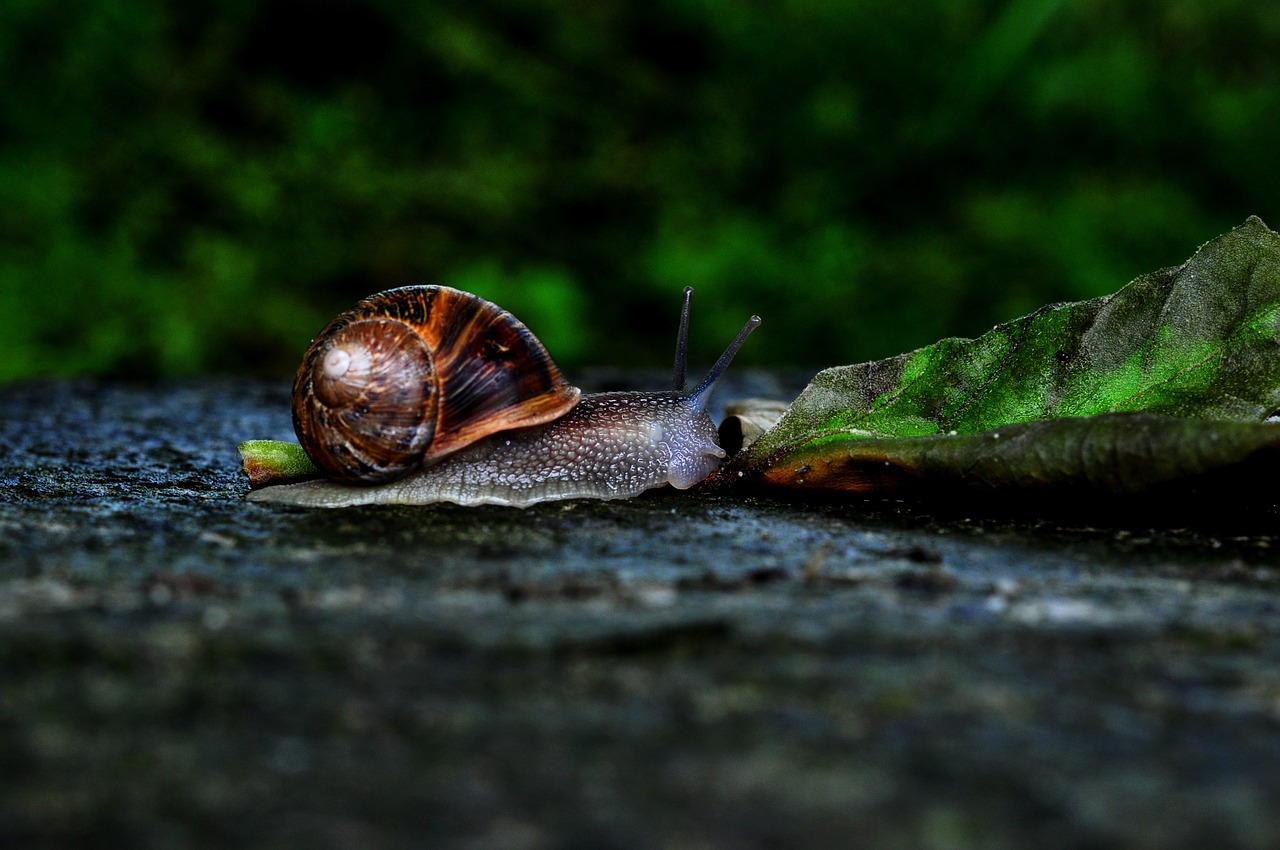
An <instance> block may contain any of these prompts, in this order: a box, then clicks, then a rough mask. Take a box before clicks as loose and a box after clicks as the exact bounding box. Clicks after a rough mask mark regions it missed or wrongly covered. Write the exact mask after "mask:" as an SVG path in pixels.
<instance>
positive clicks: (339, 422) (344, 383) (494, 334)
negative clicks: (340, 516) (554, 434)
mask: <svg viewBox="0 0 1280 850" xmlns="http://www.w3.org/2000/svg"><path fill="white" fill-rule="evenodd" d="M579 396H580V391H579V390H578V389H577V388H576V387H573V386H570V385H569V384H568V383H567V382H566V381H565V380H564V377H563V376H562V375H561V374H560V370H559V369H558V368H557V367H556V365H555V363H554V362H552V360H551V357H550V355H549V354H547V351H546V349H545V348H544V347H543V346H542V343H541V342H539V341H538V339H537V338H536V337H535V336H534V335H533V334H532V332H530V331H529V329H528V328H527V327H525V326H524V324H522V323H521V322H520V320H518V319H516V318H515V317H514V316H512V315H511V314H510V313H508V312H507V311H505V310H503V309H502V308H501V307H498V306H497V305H495V304H493V303H491V302H489V301H486V300H485V299H483V298H480V297H479V296H476V295H472V294H471V293H468V292H462V291H460V290H456V289H451V288H449V287H443V286H411V287H404V288H401V289H393V290H389V291H387V292H382V293H379V294H377V295H373V296H370V297H369V298H366V299H364V300H363V301H361V302H359V303H358V304H356V305H355V306H354V307H352V308H351V309H350V310H348V311H347V312H345V313H343V314H342V315H341V316H338V317H337V318H336V319H334V320H333V321H332V322H330V323H329V325H328V326H327V327H326V328H325V329H324V330H323V331H321V333H320V335H319V336H317V337H316V339H315V340H314V341H313V342H312V343H311V346H310V348H308V349H307V353H306V354H305V355H304V357H303V360H302V365H301V366H300V367H299V369H298V375H297V378H296V380H295V381H294V393H293V422H294V430H295V431H297V434H298V439H299V441H300V442H301V443H302V446H303V448H304V449H305V450H306V452H307V455H308V456H309V457H310V458H311V460H312V461H313V462H314V463H315V464H316V466H318V467H319V468H320V469H321V470H323V471H324V472H325V474H326V475H327V476H328V477H330V478H333V479H336V480H339V481H344V482H348V483H365V484H374V483H381V482H385V481H391V480H394V479H396V478H399V477H401V476H403V475H405V474H407V473H408V472H411V471H412V470H414V469H417V468H419V467H420V466H423V465H424V464H425V465H429V464H431V463H432V462H433V461H434V460H436V459H438V458H441V457H443V456H445V455H447V454H449V453H451V452H454V451H457V450H458V449H460V448H462V447H464V446H467V445H469V444H471V443H473V442H475V441H476V440H479V439H481V438H483V437H486V436H489V435H490V434H493V433H496V432H498V431H504V430H508V429H511V428H520V427H525V426H530V425H540V424H543V423H545V422H549V421H551V420H553V419H556V418H558V417H560V416H563V415H564V414H565V413H566V412H568V411H569V410H570V409H571V408H572V407H573V406H574V405H575V404H576V403H577V401H578V398H579Z"/></svg>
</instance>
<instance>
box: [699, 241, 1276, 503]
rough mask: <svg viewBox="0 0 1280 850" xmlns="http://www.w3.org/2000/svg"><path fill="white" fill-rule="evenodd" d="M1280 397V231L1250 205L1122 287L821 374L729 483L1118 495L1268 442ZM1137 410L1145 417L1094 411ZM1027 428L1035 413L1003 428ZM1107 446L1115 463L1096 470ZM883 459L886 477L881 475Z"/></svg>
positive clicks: (741, 458)
mask: <svg viewBox="0 0 1280 850" xmlns="http://www.w3.org/2000/svg"><path fill="white" fill-rule="evenodd" d="M1278 406H1280V235H1277V234H1276V233H1274V232H1272V231H1271V230H1269V229H1268V228H1267V227H1266V225H1265V224H1263V223H1262V221H1261V220H1259V219H1258V218H1256V217H1251V218H1250V219H1249V220H1248V221H1246V222H1245V223H1244V224H1243V225H1241V226H1240V227H1238V228H1236V229H1235V230H1233V231H1231V232H1230V233H1228V234H1226V235H1225V236H1222V237H1219V238H1218V239H1215V240H1213V241H1211V242H1209V243H1207V244H1206V245H1204V246H1203V247H1202V248H1201V249H1200V250H1199V251H1197V252H1196V254H1195V255H1194V256H1193V257H1192V258H1191V259H1190V260H1188V261H1187V262H1186V263H1184V264H1183V265H1181V266H1178V267H1176V268H1171V269H1164V270H1162V271H1158V272H1154V273H1152V274H1148V275H1144V276H1142V277H1139V278H1138V279H1136V280H1134V281H1133V282H1131V283H1130V284H1129V285H1128V286H1126V287H1124V288H1123V289H1121V290H1120V291H1119V292H1117V293H1115V294H1114V295H1109V296H1106V297H1103V298H1097V299H1093V300H1091V301H1081V302H1075V303H1070V304H1052V305H1049V306H1046V307H1043V308H1041V309H1039V310H1037V311H1035V312H1034V313H1031V314H1030V315H1028V316H1024V317H1023V318H1021V319H1018V320H1016V321H1013V322H1009V323H1008V324H1004V325H999V326H997V327H995V328H993V329H992V330H991V331H989V332H988V333H986V334H984V335H983V336H981V337H978V338H977V339H944V340H942V341H940V342H937V343H935V344H933V345H931V346H928V347H926V348H922V349H920V350H918V351H914V352H911V353H909V354H904V355H901V356H898V357H893V358H890V359H887V360H881V361H878V362H874V363H863V364H858V365H854V366H842V367H837V368H834V369H827V370H825V371H823V372H821V373H819V374H818V375H817V376H816V377H815V378H814V380H813V382H812V383H811V384H810V385H809V387H808V388H806V389H805V391H804V392H803V393H801V395H800V396H799V398H797V399H796V401H795V402H794V404H793V405H792V406H791V408H790V409H789V410H788V411H787V413H786V414H785V415H784V416H783V417H782V419H781V421H779V423H778V424H777V426H776V427H774V428H773V429H772V430H771V431H769V432H767V433H766V434H764V435H763V436H761V437H760V438H759V439H757V440H756V441H755V442H754V443H752V444H751V446H749V447H748V448H747V449H746V450H745V451H743V452H741V453H740V454H739V455H738V456H736V457H735V458H734V459H733V461H732V463H731V464H730V467H729V468H728V470H726V472H724V473H722V475H721V476H720V480H721V481H722V482H725V483H728V484H732V483H735V482H738V481H752V480H754V481H760V480H764V481H767V482H769V483H771V484H777V485H783V486H792V487H820V488H835V489H856V490H867V489H881V488H882V487H895V486H898V485H900V484H901V483H902V482H904V481H915V480H919V479H921V478H922V477H929V478H939V477H941V478H948V477H949V478H962V479H968V478H972V479H974V480H975V481H976V482H985V483H986V484H988V485H990V486H995V487H1009V486H1015V487H1021V486H1032V485H1038V484H1043V483H1054V482H1058V483H1089V484H1090V486H1095V487H1098V488H1101V489H1106V490H1112V491H1117V492H1124V491H1129V490H1132V489H1134V487H1135V486H1136V487H1139V488H1141V487H1145V486H1150V485H1151V484H1153V483H1157V482H1160V481H1166V480H1170V476H1171V475H1173V476H1174V477H1177V474H1178V473H1177V470H1179V469H1181V470H1183V471H1182V473H1180V474H1185V475H1193V474H1197V473H1199V472H1203V471H1205V470H1206V469H1207V468H1208V467H1207V466H1206V464H1209V465H1213V464H1219V465H1221V464H1226V463H1234V462H1237V461H1239V460H1241V459H1243V458H1245V457H1247V456H1249V455H1250V454H1252V453H1253V452H1255V451H1258V450H1259V449H1260V448H1261V447H1262V446H1264V445H1272V444H1273V443H1274V441H1275V440H1276V437H1275V434H1276V431H1275V428H1274V427H1273V426H1270V425H1262V424H1260V423H1262V421H1263V420H1264V419H1266V418H1267V417H1268V416H1269V415H1270V414H1271V413H1273V412H1274V411H1275V410H1276V408H1277V407H1278ZM1134 412H1142V413H1143V414H1145V415H1144V416H1142V417H1141V419H1130V418H1126V417H1116V416H1108V417H1105V418H1104V421H1101V422H1099V421H1093V420H1092V419H1090V417H1098V416H1100V415H1102V414H1120V413H1134ZM1046 420H1050V421H1052V424H1050V423H1049V422H1046ZM1186 420H1192V421H1191V422H1188V421H1186ZM1205 420H1213V422H1206V421H1205ZM1017 423H1037V424H1036V425H1035V426H1031V425H1028V426H1025V427H1019V428H1016V429H1013V430H1010V429H1009V426H1010V425H1014V424H1017ZM1224 423H1227V424H1231V423H1246V424H1247V425H1246V427H1244V428H1229V427H1224ZM995 429H999V430H1000V431H1001V436H1000V437H997V436H996V435H995ZM1011 434H1013V435H1016V436H1017V439H1016V440H1013V441H1011V440H1010V439H1009V436H1010V435H1011ZM979 435H981V436H979ZM1001 438H1003V439H1004V442H1003V443H1001V442H999V440H1000V439H1001ZM1206 440H1207V441H1208V442H1209V443H1210V444H1213V445H1216V448H1215V450H1214V451H1213V452H1209V451H1207V450H1206V449H1205V448H1204V446H1202V445H1201V443H1202V442H1204V441H1206ZM1153 447H1159V448H1158V450H1157V449H1155V448H1153ZM1215 452H1216V453H1215ZM1099 457H1104V458H1110V460H1109V461H1107V462H1109V463H1113V464H1116V465H1118V466H1117V467H1116V469H1114V470H1113V471H1112V472H1111V473H1106V474H1104V472H1103V470H1102V469H1101V467H1100V466H1099V463H1100V461H1099V460H1098V458H1099ZM873 463H878V464H879V466H880V468H881V469H882V470H886V472H885V473H884V474H883V475H878V474H871V473H870V472H869V471H868V470H869V469H870V467H869V466H868V464H873ZM993 465H994V466H993ZM997 468H998V469H999V470H1000V471H999V474H996V472H994V471H993V469H997ZM815 470H823V472H822V474H817V473H815Z"/></svg>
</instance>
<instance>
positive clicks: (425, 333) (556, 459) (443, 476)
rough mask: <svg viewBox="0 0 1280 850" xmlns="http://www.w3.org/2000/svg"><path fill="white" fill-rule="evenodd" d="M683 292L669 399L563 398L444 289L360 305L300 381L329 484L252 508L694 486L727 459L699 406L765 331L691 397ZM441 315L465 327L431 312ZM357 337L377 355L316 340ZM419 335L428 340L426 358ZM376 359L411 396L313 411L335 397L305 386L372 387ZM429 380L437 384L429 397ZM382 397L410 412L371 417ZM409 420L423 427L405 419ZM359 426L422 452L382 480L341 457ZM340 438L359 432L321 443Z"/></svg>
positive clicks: (304, 413)
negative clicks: (353, 333)
mask: <svg viewBox="0 0 1280 850" xmlns="http://www.w3.org/2000/svg"><path fill="white" fill-rule="evenodd" d="M692 292H693V290H692V288H691V287H686V289H685V290H684V304H683V309H682V310H681V314H680V326H679V331H678V333H677V337H676V356H675V376H674V380H673V389H671V390H668V391H656V392H608V393H594V394H586V395H583V394H581V391H579V390H578V389H577V388H576V387H572V386H569V385H568V383H567V382H566V381H565V380H564V379H563V377H561V375H560V372H559V370H558V369H557V367H556V366H555V364H554V363H553V362H552V361H551V358H550V357H549V356H548V355H547V353H546V351H545V349H544V348H543V347H542V344H541V343H540V342H538V340H537V338H536V337H534V336H533V334H532V333H530V332H529V331H528V329H527V328H525V326H524V325H523V324H522V323H520V321H519V320H518V319H516V318H515V317H514V316H512V315H511V314H510V313H507V312H506V311H505V310H502V309H501V308H499V307H497V306H496V305H493V304H491V303H490V302H488V301H485V300H484V299H482V298H479V297H478V296H475V295H471V294H470V293H464V292H460V291H459V290H454V289H450V288H448V287H405V288H403V289H397V290H390V291H389V292H385V293H380V294H379V295H376V296H372V297H371V298H369V299H365V300H364V301H362V302H360V303H359V304H357V305H356V307H354V308H353V309H352V310H351V311H348V312H347V313H344V314H343V315H342V316H339V317H338V318H337V319H335V320H334V321H333V322H331V323H330V325H329V326H328V327H327V328H326V329H325V331H323V332H322V333H321V335H320V336H319V337H317V339H316V340H315V341H313V343H312V346H311V349H309V351H308V354H307V356H306V357H305V358H304V360H303V364H302V367H301V368H300V369H299V375H298V379H297V381H296V382H295V388H294V393H295V399H294V423H295V429H296V430H297V432H298V435H299V439H300V440H301V442H302V444H303V447H304V448H305V449H306V451H307V454H308V455H309V456H310V457H311V458H312V460H313V461H314V462H316V464H317V466H319V467H321V469H323V470H325V471H326V473H327V474H328V475H329V476H330V478H329V479H327V480H316V481H306V482H302V483H298V484H288V485H281V486H274V487H268V488H265V489H262V490H258V491H255V492H253V493H251V494H250V495H249V498H250V499H251V500H253V501H261V502H279V503H284V504H292V505H303V506H311V507H348V506H354V505H368V504H429V503H433V502H455V503H457V504H461V505H481V504H497V505H511V506H516V507H525V506H528V505H531V504H535V503H538V502H545V501H553V500H557V499H581V498H587V499H623V498H628V497H631V496H636V495H638V494H640V493H641V492H643V491H645V490H648V489H651V488H654V487H661V486H663V485H665V484H670V485H672V486H673V487H676V488H679V489H686V488H688V487H692V486H693V485H694V484H696V483H698V482H699V481H702V480H703V479H704V478H706V477H707V476H709V475H710V474H711V473H712V472H714V471H715V470H716V469H717V468H718V467H719V466H720V463H721V461H722V460H723V459H724V457H725V452H724V450H723V449H722V448H721V447H720V444H719V439H718V435H717V433H716V427H715V425H714V423H713V422H712V421H711V417H710V416H709V415H708V414H707V411H706V407H707V401H708V398H709V396H710V394H711V391H712V389H713V388H714V387H715V385H716V382H717V381H718V380H719V379H720V377H721V376H722V375H723V374H724V372H725V370H726V369H727V368H728V366H729V363H730V362H731V361H732V360H733V357H734V355H735V354H737V352H738V349H739V348H741V346H742V344H743V342H744V341H745V340H746V338H747V336H748V335H749V334H750V333H751V332H752V331H753V330H755V328H756V327H758V326H759V324H760V317H759V316H752V317H751V319H750V320H749V321H748V322H747V323H746V325H744V326H743V328H742V330H741V331H740V332H739V333H738V335H737V337H736V338H735V339H734V340H733V342H732V343H730V344H729V347H728V348H727V349H725V352H724V353H723V354H722V355H721V356H720V359H719V360H718V361H717V362H716V364H715V366H713V367H712V369H711V371H710V372H709V373H708V374H707V376H706V377H705V378H703V379H702V381H701V382H699V383H698V385H697V386H695V387H694V388H693V389H692V390H687V389H686V388H685V383H686V380H685V379H686V372H687V366H686V363H687V356H688V335H689V303H690V297H691V295H692ZM442 307H443V308H445V309H446V310H449V311H452V312H458V313H460V314H462V315H461V316H460V317H458V318H455V317H447V316H440V315H437V314H436V311H437V310H439V309H440V308H442ZM357 325H359V326H360V327H361V328H363V329H365V330H368V331H370V332H371V334H372V336H371V338H372V339H373V340H374V342H373V343H372V344H369V345H367V346H366V347H364V348H359V347H352V346H347V347H346V348H344V349H342V350H341V351H340V353H336V354H335V353H334V351H335V350H336V349H335V348H334V347H333V346H332V345H331V344H329V343H327V342H326V337H327V336H329V335H332V334H333V332H334V329H335V328H337V329H338V330H339V331H342V330H343V329H350V328H353V327H356V326H357ZM366 326H367V327H366ZM420 337H425V338H427V339H426V345H425V347H424V348H422V350H420V349H419V346H418V343H417V340H418V338H420ZM379 358H385V359H387V360H388V361H389V362H391V363H392V364H393V365H394V368H395V369H397V370H401V371H404V370H405V369H406V367H408V368H409V369H410V370H412V369H420V370H421V371H422V372H423V373H424V376H425V377H419V378H415V379H411V380H410V381H409V382H408V383H409V386H408V387H405V386H399V385H397V384H396V383H395V382H392V383H391V384H389V385H387V386H386V387H385V388H381V389H379V391H378V392H373V391H371V390H369V389H367V388H366V387H361V386H357V387H356V389H355V393H354V403H353V404H352V405H351V406H349V407H348V408H345V409H330V408H328V407H323V406H321V407H317V405H323V404H324V398H325V397H330V398H332V397H333V396H334V393H333V392H330V391H329V390H328V389H323V388H318V387H316V386H314V385H313V383H312V381H313V375H317V374H318V375H321V376H323V375H325V374H326V373H327V374H330V375H333V374H337V375H339V377H341V378H343V379H349V380H347V382H348V383H351V382H353V381H354V382H357V383H358V382H359V381H360V380H365V381H367V383H369V384H371V385H374V386H379V387H381V385H382V383H383V382H384V379H383V378H379V377H369V375H370V374H374V375H376V369H377V366H376V363H374V361H376V360H378V359H379ZM353 371H354V373H353ZM454 372H457V374H454ZM473 373H474V374H473ZM402 377H403V376H399V377H397V380H400V379H401V378H402ZM431 381H435V382H437V386H434V387H430V386H428V387H427V389H426V390H424V389H423V387H424V386H427V385H428V384H429V383H430V382H431ZM347 389H351V388H350V387H348V388H347ZM382 396H386V397H389V398H390V399H391V400H392V403H393V404H394V405H399V406H400V407H402V408H409V409H411V410H413V411H415V412H414V413H413V414H412V415H410V414H408V413H406V412H405V411H404V410H398V409H396V408H395V407H392V409H391V411H390V413H389V414H382V418H381V419H379V415H380V414H378V413H377V410H378V408H379V405H380V404H382V403H383V401H384V399H383V398H382ZM495 396H496V398H495ZM316 410H319V414H318V415H317V414H316V413H315V411H316ZM530 411H531V412H530ZM417 416H421V417H422V418H423V419H424V420H428V421H427V424H426V425H425V426H423V427H418V425H417V423H415V422H411V421H409V420H411V419H413V418H414V417H417ZM366 421H368V422H369V423H372V424H371V425H370V426H369V429H370V430H372V431H374V432H375V433H373V435H372V437H374V438H376V439H378V440H382V441H383V443H385V442H387V439H386V438H387V437H388V435H389V436H390V439H389V442H390V443H392V444H394V449H395V451H396V452H401V451H402V450H406V449H407V450H408V452H410V453H413V452H416V453H417V454H416V455H414V456H413V457H412V458H411V459H410V460H408V461H405V460H403V459H399V460H395V461H393V462H391V463H388V464H386V466H388V467H391V471H390V472H387V471H385V470H384V469H382V468H381V466H382V461H383V459H384V458H383V455H385V454H387V451H386V450H385V447H375V448H373V449H370V450H364V449H361V448H360V447H359V446H354V447H353V446H352V445H350V441H362V440H366V439H368V438H369V437H370V435H369V434H366V433H363V432H362V431H361V428H362V427H363V426H364V424H365V423H366ZM534 423H537V424H534ZM335 426H336V428H337V430H343V429H344V428H346V429H347V430H348V431H353V432H354V433H342V434H337V435H336V436H335V435H333V434H330V435H328V436H324V435H322V434H320V433H318V432H320V431H324V430H326V429H327V430H329V431H332V430H334V429H335ZM428 432H429V433H428ZM325 439H329V440H332V441H335V444H334V445H330V446H329V447H328V448H322V447H321V448H318V447H317V445H316V444H317V441H323V440H325ZM344 441H348V442H344ZM344 465H345V466H344ZM335 467H342V468H339V469H338V470H337V471H336V472H335ZM334 479H336V480H334ZM366 482H372V483H366Z"/></svg>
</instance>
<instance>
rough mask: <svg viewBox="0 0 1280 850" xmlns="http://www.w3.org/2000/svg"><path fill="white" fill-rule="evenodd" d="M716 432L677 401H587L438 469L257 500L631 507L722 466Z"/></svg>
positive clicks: (657, 396)
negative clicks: (564, 502) (607, 503)
mask: <svg viewBox="0 0 1280 850" xmlns="http://www.w3.org/2000/svg"><path fill="white" fill-rule="evenodd" d="M724 454H725V453H724V450H723V449H721V448H720V445H719V442H718V440H717V436H716V428H715V425H714V424H713V423H712V421H711V417H710V416H708V415H707V414H706V412H704V411H702V410H699V409H697V407H696V406H695V403H694V402H693V401H692V400H691V399H690V398H689V397H688V396H686V395H683V394H680V393H675V392H647V393H635V392H631V393H600V394H596V395H587V396H583V398H582V400H581V401H580V402H579V403H578V405H577V406H576V407H575V408H573V410H571V411H569V413H568V414H566V415H565V416H564V417H563V418H561V419H559V420H557V421H555V422H553V423H550V424H548V425H542V426H538V427H534V428H522V429H518V430H514V431H507V432H505V433H502V434H496V435H494V436H492V437H489V438H487V439H485V440H482V441H480V442H478V443H476V444H474V445H472V446H469V447H468V448H466V449H463V450H462V451H460V452H458V453H457V454H454V455H450V456H449V457H447V458H445V459H443V460H442V461H440V462H439V463H437V464H435V465H434V466H431V467H429V468H427V469H424V470H421V471H419V472H415V473H412V474H410V475H408V476H406V477H404V478H402V479H400V480H398V481H393V482H391V483H388V484H383V485H379V486H376V487H360V486H349V485H344V484H336V483H333V482H330V481H308V482H305V483H302V484H292V485H288V486H283V487H270V488H267V489H265V490H260V491H257V492H255V493H253V494H251V495H250V497H249V498H251V499H253V500H254V501H264V502H267V501H269V502H279V503H284V504H293V505H305V506H311V507H348V506H353V505H370V504H429V503H432V502H456V503H458V504H462V505H483V504H494V505H512V506H515V507H525V506H527V505H531V504H535V503H537V502H546V501H553V500H556V499H583V498H585V499H625V498H628V497H631V496H635V495H638V494H639V493H642V492H644V491H645V490H649V489H651V488H654V487H661V486H662V485H664V484H671V485H672V486H674V487H677V488H680V489H685V488H688V487H692V486H693V485H694V484H696V483H698V482H699V481H701V480H702V479H704V478H706V477H707V476H708V475H710V474H711V473H712V472H713V471H714V470H715V469H716V468H717V467H718V466H719V465H720V461H721V460H722V459H723V458H724Z"/></svg>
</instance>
